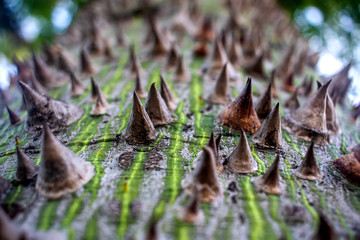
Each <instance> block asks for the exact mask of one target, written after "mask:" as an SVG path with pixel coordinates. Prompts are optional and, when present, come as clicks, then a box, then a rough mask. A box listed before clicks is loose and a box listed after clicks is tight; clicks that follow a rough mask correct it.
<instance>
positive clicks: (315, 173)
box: [295, 141, 323, 181]
mask: <svg viewBox="0 0 360 240" xmlns="http://www.w3.org/2000/svg"><path fill="white" fill-rule="evenodd" d="M295 175H296V176H298V177H299V178H302V179H306V180H313V181H314V180H318V179H320V178H322V177H323V173H322V172H321V170H320V168H319V166H318V164H317V160H316V157H315V153H314V141H311V144H310V146H309V148H308V150H307V152H306V155H305V158H304V160H303V161H302V162H301V164H300V166H299V167H298V168H297V169H296V172H295Z"/></svg>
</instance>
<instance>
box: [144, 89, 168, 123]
mask: <svg viewBox="0 0 360 240" xmlns="http://www.w3.org/2000/svg"><path fill="white" fill-rule="evenodd" d="M145 110H146V112H147V113H148V115H149V117H150V119H151V121H152V123H153V124H154V126H155V127H157V126H161V125H168V124H170V123H172V121H173V120H174V119H173V117H172V115H171V112H170V110H169V109H168V107H167V106H166V103H165V102H164V100H163V98H162V97H161V96H160V93H159V92H158V90H157V89H156V87H155V83H153V84H151V87H150V90H149V94H148V97H147V99H146V103H145Z"/></svg>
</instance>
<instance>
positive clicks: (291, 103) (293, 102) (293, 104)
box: [284, 90, 300, 111]
mask: <svg viewBox="0 0 360 240" xmlns="http://www.w3.org/2000/svg"><path fill="white" fill-rule="evenodd" d="M284 107H285V108H288V109H290V110H292V111H293V110H296V109H298V108H299V107H300V103H299V100H298V90H295V92H293V94H291V96H290V98H289V99H288V100H286V102H285V103H284Z"/></svg>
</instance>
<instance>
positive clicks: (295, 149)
mask: <svg viewBox="0 0 360 240" xmlns="http://www.w3.org/2000/svg"><path fill="white" fill-rule="evenodd" d="M282 136H283V138H284V139H285V141H286V142H287V143H289V144H290V146H291V149H292V150H294V151H296V152H298V153H299V154H300V155H301V156H302V157H305V153H303V152H302V151H301V150H300V148H299V146H298V145H296V144H295V143H294V142H293V140H292V139H291V137H290V134H289V133H288V132H287V131H286V130H282Z"/></svg>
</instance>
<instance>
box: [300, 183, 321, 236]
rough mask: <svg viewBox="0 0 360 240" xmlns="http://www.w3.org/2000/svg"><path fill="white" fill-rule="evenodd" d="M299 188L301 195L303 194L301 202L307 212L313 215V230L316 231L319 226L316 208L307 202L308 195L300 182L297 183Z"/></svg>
mask: <svg viewBox="0 0 360 240" xmlns="http://www.w3.org/2000/svg"><path fill="white" fill-rule="evenodd" d="M296 184H297V186H298V188H299V189H300V193H301V201H302V203H303V204H304V206H305V208H306V210H307V211H308V212H309V213H310V214H311V216H312V217H313V221H312V229H314V230H315V229H316V228H317V226H318V224H319V215H318V213H317V212H316V210H315V208H313V207H312V206H311V205H310V203H309V201H308V200H307V197H306V194H305V192H304V190H303V189H302V186H301V184H300V183H299V182H296Z"/></svg>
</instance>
